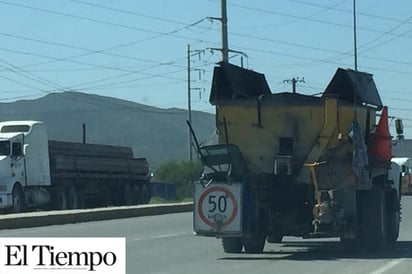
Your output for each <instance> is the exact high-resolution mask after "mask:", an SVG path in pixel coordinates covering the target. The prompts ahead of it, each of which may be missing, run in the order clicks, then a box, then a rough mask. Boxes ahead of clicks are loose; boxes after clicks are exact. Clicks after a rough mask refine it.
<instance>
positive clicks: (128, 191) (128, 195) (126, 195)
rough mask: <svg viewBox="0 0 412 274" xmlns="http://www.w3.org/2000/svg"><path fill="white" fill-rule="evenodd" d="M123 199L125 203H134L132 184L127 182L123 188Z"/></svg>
mask: <svg viewBox="0 0 412 274" xmlns="http://www.w3.org/2000/svg"><path fill="white" fill-rule="evenodd" d="M123 200H124V204H125V205H132V204H133V200H134V199H133V191H132V187H131V186H130V184H126V185H125V186H124V190H123Z"/></svg>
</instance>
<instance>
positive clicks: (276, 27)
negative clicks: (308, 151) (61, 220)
mask: <svg viewBox="0 0 412 274" xmlns="http://www.w3.org/2000/svg"><path fill="white" fill-rule="evenodd" d="M394 3H396V5H395V4H394ZM227 4H228V6H227V8H228V19H229V21H228V28H229V47H230V49H232V50H235V51H240V52H243V53H244V57H243V64H244V66H246V67H248V68H250V69H253V70H256V71H258V72H261V73H264V74H265V75H266V78H267V80H268V82H269V85H270V87H271V89H272V91H273V92H277V91H289V90H291V86H290V84H287V83H284V80H286V79H291V78H293V77H299V78H304V79H305V82H304V83H299V84H298V86H297V91H298V92H300V93H303V94H317V93H320V92H322V91H323V90H324V88H325V87H326V85H327V84H328V82H329V80H330V79H331V77H332V76H333V74H334V73H335V71H336V69H337V68H338V67H342V68H353V66H354V61H353V60H354V58H353V28H352V0H282V1H274V0H256V1H250V0H249V1H247V0H236V1H235V0H227ZM0 10H1V11H2V16H1V17H0V41H1V43H0V71H1V73H0V83H1V86H0V101H2V102H7V101H15V100H19V99H31V98H37V97H40V96H44V95H45V94H47V93H50V92H61V91H64V90H78V91H81V92H86V93H93V94H99V95H105V96H112V97H117V98H121V99H126V100H130V101H133V102H138V103H143V104H148V105H152V106H156V107H161V108H170V107H178V108H186V107H187V45H188V44H190V45H191V49H192V50H193V51H192V52H191V54H190V55H191V67H192V72H191V78H192V82H191V86H192V88H193V90H192V92H191V94H192V100H193V101H192V106H193V108H194V109H196V110H202V111H208V112H213V110H214V109H213V107H212V106H210V105H209V103H208V96H209V90H210V82H211V77H212V70H213V66H214V63H216V62H218V61H220V60H221V54H220V52H219V51H216V50H211V49H213V48H219V47H221V34H220V30H221V26H220V22H219V21H216V20H210V19H208V17H220V0H150V1H142V0H117V1H114V0H100V1H98V0H58V1H57V0H36V1H34V0H31V1H29V0H4V1H3V0H0ZM357 11H358V14H357V23H358V29H357V34H358V36H357V37H358V69H359V70H361V71H366V72H369V73H372V74H373V75H374V79H375V82H376V84H377V87H378V89H379V91H380V93H381V97H382V100H383V101H384V103H385V104H386V105H388V106H389V107H390V110H389V114H390V115H393V116H397V117H400V118H403V119H404V124H405V128H406V130H407V134H408V132H410V134H409V138H411V136H412V118H410V117H411V114H412V110H411V108H410V107H409V105H411V104H412V89H411V88H410V76H411V75H412V55H411V54H410V51H411V49H412V2H411V1H410V0H397V1H392V2H388V1H383V0H380V1H373V0H362V1H360V0H358V1H357ZM246 56H247V57H246ZM241 59H242V58H241V56H240V55H239V54H237V53H231V54H230V62H232V63H234V64H237V65H240V64H241ZM406 137H408V136H406Z"/></svg>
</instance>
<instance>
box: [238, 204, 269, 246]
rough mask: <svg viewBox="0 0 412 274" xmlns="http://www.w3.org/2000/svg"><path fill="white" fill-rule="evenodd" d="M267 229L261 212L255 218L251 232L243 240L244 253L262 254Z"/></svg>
mask: <svg viewBox="0 0 412 274" xmlns="http://www.w3.org/2000/svg"><path fill="white" fill-rule="evenodd" d="M266 236H267V227H266V218H265V214H264V213H263V212H261V213H260V214H259V217H257V218H256V223H255V225H254V229H253V231H251V233H250V234H249V235H248V236H246V237H245V238H244V241H243V244H244V245H245V251H246V253H262V252H263V249H264V248H265V244H266Z"/></svg>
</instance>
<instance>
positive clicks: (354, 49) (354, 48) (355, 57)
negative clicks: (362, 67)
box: [353, 0, 358, 71]
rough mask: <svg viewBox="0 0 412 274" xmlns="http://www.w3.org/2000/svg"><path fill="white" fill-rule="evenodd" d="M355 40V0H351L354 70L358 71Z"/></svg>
mask: <svg viewBox="0 0 412 274" xmlns="http://www.w3.org/2000/svg"><path fill="white" fill-rule="evenodd" d="M356 40H357V38H356V0H353V51H354V54H353V55H354V59H355V71H358V49H357V41H356Z"/></svg>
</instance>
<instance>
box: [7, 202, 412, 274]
mask: <svg viewBox="0 0 412 274" xmlns="http://www.w3.org/2000/svg"><path fill="white" fill-rule="evenodd" d="M402 205H403V221H402V224H401V233H400V238H399V242H398V243H397V244H396V245H394V246H393V247H391V248H389V249H388V250H386V251H384V252H376V253H366V252H361V253H357V254H353V253H350V252H345V251H344V250H343V249H342V248H341V247H340V245H339V242H338V240H337V239H322V240H305V239H300V238H294V237H287V238H285V241H284V242H283V243H281V244H267V245H266V248H265V252H264V253H263V254H237V255H236V254H235V255H233V254H225V253H224V252H223V251H222V248H221V245H220V240H218V239H214V238H204V237H197V236H194V235H193V232H192V215H191V213H180V214H169V215H162V216H151V217H139V218H130V219H119V220H111V221H101V222H90V223H81V224H70V225H60V226H49V227H40V228H30V229H14V230H1V231H0V237H46V236H50V237H126V239H127V241H126V242H127V273H128V274H133V273H142V274H143V273H153V274H160V273H168V274H169V273H176V274H177V273H179V274H180V273H208V274H210V273H239V274H242V273H316V274H318V273H333V274H339V273H342V274H343V273H345V274H347V273H351V274H354V273H370V274H380V273H385V274H394V273H411V271H412V270H411V269H412V196H410V197H409V196H408V197H403V201H402Z"/></svg>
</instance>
